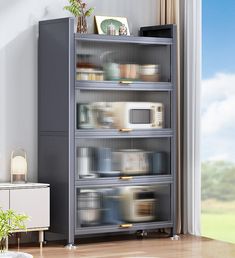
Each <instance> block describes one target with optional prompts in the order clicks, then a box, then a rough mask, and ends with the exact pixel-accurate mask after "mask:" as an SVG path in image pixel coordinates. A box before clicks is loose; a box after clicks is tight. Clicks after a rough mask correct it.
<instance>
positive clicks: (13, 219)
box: [0, 208, 32, 258]
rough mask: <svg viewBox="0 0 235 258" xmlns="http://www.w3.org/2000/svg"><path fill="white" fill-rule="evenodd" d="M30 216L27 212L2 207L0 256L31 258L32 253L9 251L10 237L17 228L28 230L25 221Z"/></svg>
mask: <svg viewBox="0 0 235 258" xmlns="http://www.w3.org/2000/svg"><path fill="white" fill-rule="evenodd" d="M28 219H29V217H28V216H27V215H25V214H20V213H16V212H15V211H14V210H3V209H2V208H0V258H3V257H4V258H5V257H6V258H31V257H32V256H31V255H30V254H26V253H21V252H9V251H8V246H7V245H8V244H7V240H8V237H9V236H10V235H11V234H12V233H13V232H14V231H17V230H26V227H25V221H26V220H28Z"/></svg>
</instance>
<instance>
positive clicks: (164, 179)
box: [75, 175, 173, 188]
mask: <svg viewBox="0 0 235 258" xmlns="http://www.w3.org/2000/svg"><path fill="white" fill-rule="evenodd" d="M172 183H173V177H172V175H156V176H153V175H150V176H133V178H132V179H130V180H122V179H120V178H119V177H116V178H115V177H102V178H100V177H99V178H92V179H91V178H86V179H78V180H77V181H76V182H75V187H78V188H87V187H108V186H136V185H143V186H144V185H150V184H154V185H157V184H172Z"/></svg>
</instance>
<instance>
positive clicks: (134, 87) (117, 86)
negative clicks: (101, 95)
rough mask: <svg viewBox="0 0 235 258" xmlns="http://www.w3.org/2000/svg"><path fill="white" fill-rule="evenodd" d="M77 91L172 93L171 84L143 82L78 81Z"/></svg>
mask: <svg viewBox="0 0 235 258" xmlns="http://www.w3.org/2000/svg"><path fill="white" fill-rule="evenodd" d="M75 88H76V89H77V90H87V91H89V90H112V91H172V90H173V85H172V83H170V82H141V81H136V82H132V83H130V84H122V83H120V82H118V81H76V86H75Z"/></svg>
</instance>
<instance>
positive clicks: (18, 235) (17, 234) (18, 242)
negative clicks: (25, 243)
mask: <svg viewBox="0 0 235 258" xmlns="http://www.w3.org/2000/svg"><path fill="white" fill-rule="evenodd" d="M16 238H17V247H18V251H19V250H20V232H19V233H16Z"/></svg>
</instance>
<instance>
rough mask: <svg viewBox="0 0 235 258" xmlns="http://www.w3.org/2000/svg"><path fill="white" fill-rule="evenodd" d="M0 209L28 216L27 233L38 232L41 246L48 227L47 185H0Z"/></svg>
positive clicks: (48, 188) (48, 198)
mask: <svg viewBox="0 0 235 258" xmlns="http://www.w3.org/2000/svg"><path fill="white" fill-rule="evenodd" d="M0 207H2V208H3V209H5V210H6V209H12V210H14V211H16V212H19V213H24V214H26V215H28V216H29V217H30V220H29V221H27V222H26V228H27V231H39V242H40V245H42V243H43V241H44V237H43V235H44V230H48V229H49V226H50V187H49V184H39V183H26V184H11V183H0ZM19 232H22V231H20V230H19Z"/></svg>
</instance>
